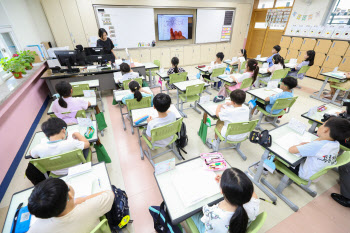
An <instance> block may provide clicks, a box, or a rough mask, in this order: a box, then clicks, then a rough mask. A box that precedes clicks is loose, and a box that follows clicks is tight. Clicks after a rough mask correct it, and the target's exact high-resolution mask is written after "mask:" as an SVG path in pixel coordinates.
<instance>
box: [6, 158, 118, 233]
mask: <svg viewBox="0 0 350 233" xmlns="http://www.w3.org/2000/svg"><path fill="white" fill-rule="evenodd" d="M91 176H94V177H97V178H98V179H99V180H100V184H101V187H100V186H99V184H98V182H93V185H92V194H94V193H98V192H101V191H104V190H111V183H110V180H109V176H108V172H107V169H106V164H105V163H104V162H101V163H97V164H94V165H92V166H91V171H90V172H88V173H84V174H81V175H77V176H74V177H68V176H64V177H61V179H62V180H64V181H67V180H69V181H72V180H73V179H82V178H86V179H91ZM33 189H34V187H31V188H29V189H25V190H23V191H20V192H17V193H15V194H13V195H12V199H11V203H10V206H9V210H8V212H7V216H6V220H5V224H4V228H3V231H2V232H3V233H10V231H11V226H12V222H13V217H14V216H15V213H16V210H17V207H18V205H19V204H20V203H22V202H23V206H27V205H28V198H29V196H30V194H31V193H32V191H33Z"/></svg>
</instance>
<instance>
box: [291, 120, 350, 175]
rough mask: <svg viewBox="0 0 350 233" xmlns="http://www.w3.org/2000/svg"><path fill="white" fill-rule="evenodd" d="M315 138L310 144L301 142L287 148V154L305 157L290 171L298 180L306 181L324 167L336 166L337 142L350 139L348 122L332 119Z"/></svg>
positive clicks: (318, 131)
mask: <svg viewBox="0 0 350 233" xmlns="http://www.w3.org/2000/svg"><path fill="white" fill-rule="evenodd" d="M317 135H318V136H319V138H317V139H316V140H315V141H312V142H303V143H300V144H299V145H295V146H292V147H291V148H289V152H290V153H293V154H299V155H301V156H302V157H306V160H305V161H303V162H302V163H301V164H300V165H298V166H296V167H295V168H292V167H289V169H290V170H291V171H293V172H294V173H295V174H297V175H298V176H299V177H300V178H302V179H304V180H308V179H309V178H310V177H311V176H312V175H314V174H315V173H317V172H319V171H320V170H322V169H323V168H325V167H328V166H331V165H334V164H336V162H337V161H336V159H337V156H338V152H339V149H340V144H339V141H343V140H345V139H346V138H348V137H350V122H349V121H348V120H346V119H344V118H338V117H332V118H330V119H329V120H328V121H326V122H325V123H324V124H323V125H321V126H320V127H319V128H318V130H317Z"/></svg>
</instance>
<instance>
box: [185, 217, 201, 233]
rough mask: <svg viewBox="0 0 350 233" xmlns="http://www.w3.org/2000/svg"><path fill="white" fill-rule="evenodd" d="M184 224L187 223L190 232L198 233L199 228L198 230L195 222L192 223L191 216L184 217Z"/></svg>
mask: <svg viewBox="0 0 350 233" xmlns="http://www.w3.org/2000/svg"><path fill="white" fill-rule="evenodd" d="M186 224H187V226H188V228H190V230H191V232H192V233H199V230H198V228H197V226H196V224H194V221H193V219H192V218H188V219H186Z"/></svg>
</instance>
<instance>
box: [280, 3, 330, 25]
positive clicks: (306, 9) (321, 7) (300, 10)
mask: <svg viewBox="0 0 350 233" xmlns="http://www.w3.org/2000/svg"><path fill="white" fill-rule="evenodd" d="M332 2H333V0H312V3H311V4H310V5H309V6H308V5H307V4H306V3H305V0H295V2H294V6H293V10H292V15H291V16H290V18H289V23H288V26H287V30H286V31H288V30H289V28H290V27H291V26H293V25H312V26H318V25H320V24H321V23H322V22H323V18H324V17H326V15H327V13H328V11H329V7H330V6H331V4H332ZM318 11H319V12H320V14H319V16H318V17H316V12H318ZM293 12H297V15H296V16H293ZM298 14H301V15H307V16H309V15H310V14H313V17H312V20H308V18H307V20H305V21H302V20H301V19H300V20H297V16H298Z"/></svg>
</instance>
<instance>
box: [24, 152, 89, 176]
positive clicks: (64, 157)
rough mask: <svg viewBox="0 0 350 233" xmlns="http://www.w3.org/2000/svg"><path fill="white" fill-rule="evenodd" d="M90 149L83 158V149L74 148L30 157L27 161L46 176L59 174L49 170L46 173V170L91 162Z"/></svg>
mask: <svg viewBox="0 0 350 233" xmlns="http://www.w3.org/2000/svg"><path fill="white" fill-rule="evenodd" d="M91 153H92V152H91V150H90V149H89V154H88V156H87V158H86V159H85V157H84V154H83V151H82V150H79V149H76V150H73V151H70V152H66V153H63V154H59V155H53V156H50V157H46V158H39V159H31V160H30V161H29V162H30V163H31V164H33V165H34V166H35V167H36V168H37V169H38V170H39V171H41V172H42V173H43V174H44V175H45V177H46V178H49V177H54V178H57V177H59V176H57V175H55V174H53V173H52V172H50V175H49V176H48V175H47V172H48V171H56V170H60V169H63V168H68V167H72V166H75V165H77V164H80V163H86V162H91Z"/></svg>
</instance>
